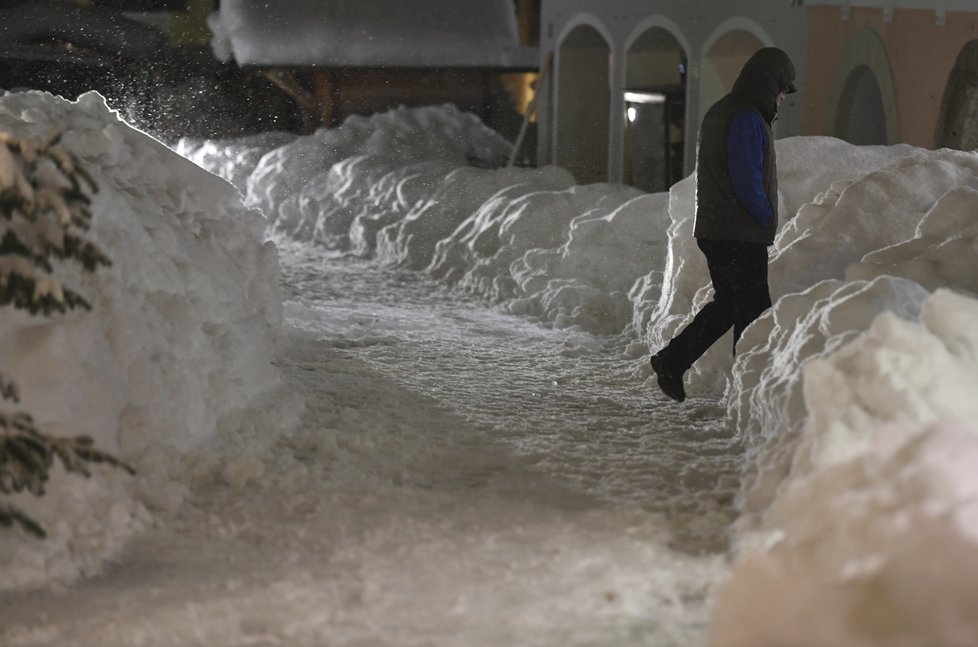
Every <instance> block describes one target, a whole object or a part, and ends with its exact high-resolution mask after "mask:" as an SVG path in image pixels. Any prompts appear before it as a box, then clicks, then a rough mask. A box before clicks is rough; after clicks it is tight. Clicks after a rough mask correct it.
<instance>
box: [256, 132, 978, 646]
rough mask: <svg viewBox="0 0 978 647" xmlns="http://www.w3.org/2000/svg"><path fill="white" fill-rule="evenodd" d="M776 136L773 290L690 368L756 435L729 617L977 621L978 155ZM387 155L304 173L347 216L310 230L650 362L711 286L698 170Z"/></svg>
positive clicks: (797, 625)
mask: <svg viewBox="0 0 978 647" xmlns="http://www.w3.org/2000/svg"><path fill="white" fill-rule="evenodd" d="M297 144H299V146H300V148H301V146H303V145H304V144H303V143H302V140H298V141H297ZM777 145H778V157H779V184H780V186H781V203H780V205H779V213H780V216H781V222H782V228H781V231H780V234H779V236H778V239H777V241H776V242H775V245H774V246H773V249H772V262H771V287H772V297H773V299H774V301H775V303H774V306H773V307H772V308H771V310H769V311H768V312H767V313H766V314H765V315H764V316H762V317H761V318H760V319H759V320H758V321H757V322H755V324H754V325H753V326H751V327H750V328H749V329H748V330H747V331H746V333H745V334H744V337H743V339H742V340H741V343H740V345H739V348H738V355H737V358H736V362H734V361H733V358H732V357H731V352H730V350H731V349H730V345H729V342H723V341H721V342H720V343H718V344H717V345H716V346H715V347H714V348H713V349H711V351H710V352H709V353H708V354H707V355H706V356H704V358H702V359H701V361H700V362H698V363H697V366H696V367H695V370H694V371H693V372H692V374H691V376H690V377H691V379H690V383H689V384H688V389H689V390H690V391H691V392H692V393H695V394H702V393H703V392H708V391H713V392H715V393H719V392H721V391H722V390H723V389H724V388H726V400H727V403H728V410H729V423H730V428H731V429H732V431H733V433H736V434H738V435H739V437H740V438H742V441H743V444H744V447H745V450H746V451H745V458H744V473H743V489H742V492H741V496H740V498H739V503H740V506H741V509H742V512H743V516H742V517H741V519H740V520H739V521H738V523H737V527H736V542H735V544H736V549H737V565H736V568H735V575H734V577H733V579H732V580H731V581H730V583H729V584H728V585H727V587H726V588H725V589H724V592H722V593H721V595H720V598H719V603H718V606H717V613H716V616H715V620H714V623H713V627H712V633H713V640H714V642H715V643H716V644H723V645H727V644H744V645H763V644H795V643H799V642H804V643H809V642H813V638H812V637H815V639H814V642H815V643H818V644H839V645H882V644H888V645H889V644H907V645H913V644H923V643H928V644H929V643H935V642H936V643H938V644H960V643H962V642H964V640H963V637H968V636H973V635H974V632H975V630H976V629H978V627H975V625H974V622H975V621H974V620H973V619H974V618H976V617H978V613H975V611H976V610H975V609H974V608H972V607H970V606H969V604H970V602H969V601H970V600H971V599H973V597H974V596H973V595H971V594H970V593H971V588H972V587H971V586H970V582H972V581H973V579H974V575H975V574H976V571H978V561H976V555H978V550H976V548H978V546H976V543H978V518H976V517H978V514H976V510H978V508H976V500H978V499H976V494H978V480H976V479H975V478H974V476H973V474H974V473H975V470H976V468H978V445H976V442H978V428H976V420H978V415H976V414H978V411H976V410H975V408H974V407H975V405H974V398H973V397H972V396H973V394H974V393H975V392H976V389H978V339H976V337H975V331H978V302H976V300H975V298H974V297H973V293H974V292H976V291H978V280H976V278H975V276H976V275H975V273H974V271H973V268H972V264H973V263H972V262H971V261H972V260H973V258H974V251H975V250H976V247H978V245H976V241H975V237H976V232H978V229H976V225H975V220H974V215H973V214H974V212H975V208H976V207H978V155H976V154H974V153H967V152H957V151H948V150H941V151H926V150H923V149H916V148H911V147H908V146H893V147H863V148H860V147H854V146H850V145H848V144H845V143H843V142H840V141H838V140H834V139H829V138H818V137H798V138H792V139H787V140H781V141H779V142H778V144H777ZM276 155H277V152H273V153H271V154H269V155H268V156H266V157H265V158H264V160H263V164H265V163H266V162H268V161H270V160H272V159H275V157H276ZM283 157H287V154H286V153H284V152H283ZM383 162H384V160H377V159H376V157H375V156H372V155H369V154H368V155H361V156H356V155H351V156H348V157H346V158H344V159H339V160H336V161H331V162H330V163H329V169H328V170H327V171H324V172H321V173H320V174H319V175H320V179H318V180H317V179H315V178H313V177H312V176H310V177H309V178H307V180H308V181H309V184H310V186H309V187H307V188H305V189H303V191H304V192H307V193H309V194H310V195H313V194H315V195H316V196H317V198H316V201H315V202H313V201H312V200H311V199H310V200H309V202H310V204H314V206H315V208H316V209H319V208H322V206H323V205H326V206H327V209H326V212H327V213H333V214H341V215H340V216H339V217H336V218H334V219H333V220H332V221H331V222H332V224H335V225H337V226H336V227H335V228H331V227H332V225H329V226H327V225H326V224H324V222H323V220H322V219H320V220H314V219H313V218H312V216H313V214H314V213H315V210H314V209H310V210H309V211H307V212H306V214H305V216H306V221H305V222H306V226H305V227H303V228H295V229H293V231H295V232H296V233H297V234H299V236H298V237H300V238H303V237H305V238H307V239H309V240H330V241H333V242H335V243H336V244H337V245H339V246H340V247H342V246H343V245H345V246H346V248H348V249H356V250H358V251H359V252H360V253H363V254H365V255H373V256H374V257H375V258H376V259H377V260H378V261H380V262H382V263H387V264H392V265H400V266H403V267H410V268H415V269H421V270H424V271H426V272H427V273H429V274H430V275H432V276H434V277H436V278H439V279H441V280H444V281H446V282H448V283H450V284H453V285H456V286H458V287H459V288H460V289H464V290H467V291H469V292H472V293H475V294H479V295H482V296H484V297H486V298H487V299H490V300H492V301H494V302H497V303H499V304H501V305H502V306H503V307H504V308H505V309H507V310H509V311H511V312H517V313H521V314H526V315H531V316H534V317H539V318H541V319H543V320H545V321H549V322H551V323H553V324H555V325H556V326H559V327H572V326H578V327H582V328H585V329H586V330H588V331H591V332H596V333H615V332H619V331H621V330H622V329H625V328H627V327H628V326H631V327H632V332H633V333H634V334H635V335H636V336H637V337H638V338H640V339H641V340H643V341H646V342H648V344H647V345H646V344H641V343H636V344H634V345H633V348H632V350H633V351H634V352H635V354H636V356H638V355H642V356H643V363H644V355H645V351H646V350H648V349H649V348H651V349H652V350H654V349H655V348H658V347H659V346H660V345H661V344H662V343H664V342H665V340H666V339H668V338H670V337H671V336H672V335H673V334H674V333H675V331H677V330H678V329H679V328H681V327H682V326H684V325H685V324H686V323H687V322H688V321H689V320H690V319H691V317H692V315H693V313H695V311H696V310H697V308H698V306H699V305H701V304H702V303H704V302H705V301H706V300H707V299H708V298H709V296H710V288H709V276H708V273H707V271H706V266H705V261H704V259H703V258H702V255H701V253H700V252H699V251H698V250H696V249H695V241H694V240H693V238H692V225H693V208H694V200H693V189H694V184H695V178H687V179H686V180H683V181H682V182H680V183H678V184H676V185H675V186H674V187H673V188H672V190H671V192H670V193H669V194H668V195H667V194H656V195H644V194H641V193H639V192H636V191H634V190H632V189H629V188H627V187H618V186H612V185H605V184H594V185H587V186H577V185H574V184H573V181H572V180H571V179H570V178H569V177H568V176H567V175H566V173H565V172H563V171H561V170H559V169H551V168H546V169H538V170H521V169H505V170H496V171H487V170H481V169H473V168H460V167H457V166H453V164H457V163H458V160H457V159H456V160H454V161H453V160H451V159H447V160H446V158H444V157H440V158H428V159H427V160H424V161H422V159H421V157H420V156H419V157H414V158H412V159H411V160H410V161H409V162H408V163H405V164H404V165H402V166H401V167H400V168H399V169H398V168H392V167H391V166H389V165H385V164H384V163H383ZM280 165H281V166H286V165H287V160H283V161H282V162H281V164H280ZM449 167H451V168H452V170H451V171H448V172H447V173H446V172H445V169H446V168H449ZM260 169H261V165H260V166H259V170H260ZM327 178H328V181H327ZM317 183H318V184H319V187H318V188H316V187H315V186H313V185H316V184H317ZM265 186H268V187H269V190H263V189H262V187H265ZM249 187H250V189H251V190H252V193H251V194H250V195H256V196H262V197H263V198H264V199H266V204H267V205H269V206H271V207H273V208H275V209H277V210H278V211H279V213H280V216H279V218H281V214H282V213H287V212H288V209H289V208H290V207H289V205H290V202H289V200H290V197H289V195H288V192H287V191H282V190H280V189H278V188H276V186H275V185H274V184H273V183H269V182H268V181H267V180H266V179H265V178H263V177H261V176H260V175H259V174H258V173H257V172H256V174H255V175H253V176H252V177H251V179H250V180H249ZM401 189H403V191H402V190H401ZM280 197H281V199H279V198H280ZM364 205H370V206H368V207H364ZM364 209H365V210H364ZM300 220H301V219H300ZM327 229H328V230H329V236H328V237H324V236H322V235H319V234H317V232H324V231H326V230H327ZM350 232H355V233H354V234H351V233H350ZM371 238H373V239H374V240H373V242H371ZM948 287H953V288H955V289H957V290H959V291H962V292H951V291H949V290H948V289H947V288H948ZM969 292H970V293H972V294H969ZM691 303H692V304H693V305H692V306H691V305H690V304H691ZM639 347H640V348H639ZM646 370H647V368H646ZM936 556H937V557H936ZM921 583H923V584H925V585H926V586H921ZM921 591H927V592H928V593H927V595H928V598H927V599H923V598H921V593H920V592H921ZM934 591H939V592H940V593H939V594H934ZM857 608H858V609H859V610H860V611H859V613H858V614H857V613H853V609H857ZM762 613H763V616H761V615H760V614H762ZM772 616H777V618H778V619H777V620H776V621H772V620H771V618H772ZM744 618H756V621H751V622H744ZM782 619H783V622H782V621H781V620H782ZM901 641H902V642H901Z"/></svg>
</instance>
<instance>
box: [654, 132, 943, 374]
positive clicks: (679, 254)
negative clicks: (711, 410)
mask: <svg viewBox="0 0 978 647" xmlns="http://www.w3.org/2000/svg"><path fill="white" fill-rule="evenodd" d="M777 152H778V188H779V194H780V196H779V197H780V201H779V205H778V217H779V221H780V223H781V225H780V231H779V234H778V238H777V240H776V241H775V245H774V247H773V256H774V258H773V259H772V262H771V267H770V270H769V273H770V287H771V298H772V300H774V301H777V300H778V299H779V298H780V297H781V296H783V295H785V294H788V293H789V292H793V291H800V290H804V289H806V288H808V287H810V286H812V285H814V284H815V283H817V282H819V281H820V280H822V279H827V278H840V279H841V278H843V275H844V272H845V265H843V266H841V267H838V268H837V271H836V272H835V273H834V274H833V273H832V272H831V271H826V270H824V269H822V270H821V271H819V269H820V266H819V260H820V259H818V258H817V254H814V253H813V254H809V253H808V251H807V250H815V251H816V252H817V251H819V250H821V251H822V252H823V254H824V255H828V254H829V249H830V248H835V247H836V246H837V243H836V242H835V241H832V240H829V239H830V238H831V236H833V235H836V233H837V232H839V228H840V227H844V229H842V233H841V234H840V235H841V236H842V237H844V238H853V240H854V241H855V243H854V244H860V245H862V248H861V253H860V252H859V251H855V252H853V254H852V259H853V260H858V259H859V258H860V257H861V256H862V254H866V253H868V252H870V251H873V250H876V249H879V248H880V247H882V246H884V245H886V244H888V240H886V239H884V238H883V237H882V236H878V235H876V233H875V232H874V231H873V228H872V227H871V226H870V227H867V231H866V232H864V235H863V236H862V237H854V236H853V235H852V234H850V233H849V232H848V231H847V230H848V227H847V226H846V223H845V221H844V218H843V217H838V218H836V219H835V220H828V221H825V222H822V221H820V220H819V219H818V216H819V215H820V214H822V213H824V212H825V211H828V210H829V207H825V206H819V205H822V204H823V203H827V202H828V201H829V200H830V199H831V198H830V196H834V197H835V198H838V194H839V193H840V192H841V191H842V188H843V187H845V186H848V185H849V184H851V183H853V182H854V181H856V180H857V179H859V178H862V179H861V180H858V183H857V184H858V187H859V188H857V189H855V190H854V191H852V192H851V193H852V194H853V195H855V194H858V193H859V191H861V190H862V189H861V187H862V186H863V185H865V184H867V183H869V182H870V181H869V180H867V179H866V178H867V177H868V178H873V177H876V174H877V173H878V172H879V171H880V169H883V168H886V167H887V166H888V165H889V164H892V163H897V162H899V161H900V160H904V159H914V158H915V156H918V155H922V154H923V153H924V151H923V150H922V149H915V148H912V147H910V146H906V145H898V146H889V147H885V146H865V147H858V146H852V145H851V144H847V143H845V142H843V141H840V140H837V139H833V138H830V137H790V138H787V139H780V140H778V141H777ZM904 179H905V178H904ZM873 188H876V185H873ZM694 192H695V177H689V178H686V179H685V180H683V181H682V182H679V183H678V184H676V185H674V186H673V188H672V192H671V199H670V205H669V216H670V221H671V224H670V226H669V243H668V245H669V246H668V252H667V255H666V258H665V260H664V263H663V264H664V268H663V273H664V276H663V279H662V285H661V288H660V287H659V286H658V285H656V284H655V282H652V281H647V282H646V284H645V285H644V286H643V289H642V291H641V294H642V295H643V297H644V299H643V300H644V301H645V302H646V303H653V304H654V305H652V306H651V308H649V307H648V306H642V305H641V304H640V303H636V322H638V323H645V322H648V325H647V326H646V327H642V328H639V330H644V331H645V333H646V337H647V338H648V341H649V346H650V348H652V349H653V350H655V349H659V348H662V347H663V346H664V345H665V344H666V343H668V341H669V339H671V338H672V337H673V336H674V335H675V334H676V333H677V332H678V331H680V330H682V329H683V328H684V327H685V326H686V325H688V324H689V323H690V322H691V321H692V319H693V316H694V315H695V314H696V312H698V311H699V309H700V308H701V307H702V306H703V305H704V304H706V303H707V302H708V301H709V300H710V299H711V298H712V294H713V289H712V287H711V285H710V274H709V271H708V270H707V267H706V259H705V258H704V257H703V254H702V252H700V250H699V248H698V247H697V246H696V240H695V239H694V238H693V215H694V208H695V207H694V205H695V198H694ZM877 206H878V208H879V209H881V210H882V209H885V208H886V202H885V200H884V201H883V202H882V203H881V204H879V205H877ZM849 213H850V214H851V212H849ZM870 215H873V214H870ZM877 217H878V218H879V219H884V218H885V214H882V215H878V216H877ZM910 231H912V230H910ZM822 265H823V266H824V263H822ZM690 304H693V305H692V306H691V305H690ZM732 344H733V336H732V333H728V334H727V336H726V337H725V338H724V339H721V340H720V341H719V342H717V343H716V344H715V345H714V346H713V347H712V348H711V349H710V350H709V351H708V352H707V353H706V354H705V355H704V356H703V357H702V358H701V359H700V360H699V361H698V362H697V363H696V364H695V365H694V366H693V370H692V371H691V372H690V373H689V374H688V376H687V380H688V383H687V391H688V392H695V391H701V392H703V391H707V392H713V393H721V392H722V391H723V389H724V388H725V385H726V376H727V375H728V374H729V373H730V367H731V363H732V361H733V354H732V352H731V351H732ZM745 346H746V345H745Z"/></svg>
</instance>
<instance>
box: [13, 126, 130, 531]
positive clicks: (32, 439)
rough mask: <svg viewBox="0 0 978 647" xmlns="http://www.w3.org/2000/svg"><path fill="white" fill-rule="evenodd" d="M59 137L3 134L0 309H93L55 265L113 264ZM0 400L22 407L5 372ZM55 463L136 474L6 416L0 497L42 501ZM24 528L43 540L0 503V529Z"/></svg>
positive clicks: (88, 183) (87, 185)
mask: <svg viewBox="0 0 978 647" xmlns="http://www.w3.org/2000/svg"><path fill="white" fill-rule="evenodd" d="M59 142H60V133H54V134H52V135H50V136H48V137H45V138H40V137H30V138H16V137H13V136H12V135H10V134H8V133H4V132H0V306H3V305H12V306H13V307H14V308H18V309H21V310H26V311H28V312H29V313H31V314H38V313H41V314H44V315H50V314H51V313H53V312H58V313H64V312H66V311H67V310H70V309H74V308H83V309H90V308H91V306H90V304H89V303H88V301H87V300H85V298H84V297H82V296H81V295H80V294H79V293H77V292H76V291H74V290H73V289H71V288H69V287H66V286H65V285H64V284H63V283H62V282H61V281H60V280H59V279H58V278H56V277H55V276H54V264H53V262H52V261H65V260H70V261H74V262H75V263H77V264H79V265H80V266H81V268H82V270H83V271H85V272H94V271H95V270H96V269H97V268H98V267H99V266H100V265H109V264H110V263H111V262H110V260H109V258H108V257H107V256H106V255H105V254H104V253H103V252H102V251H101V250H100V249H99V248H98V246H97V245H96V244H95V243H94V242H92V241H91V240H90V239H89V238H88V237H87V231H88V229H89V228H90V227H91V222H92V213H91V211H90V210H89V205H90V204H91V200H90V198H89V197H88V194H89V193H94V192H96V191H98V187H97V185H96V184H95V181H94V180H93V179H92V177H91V176H90V175H89V174H88V173H87V172H86V171H85V169H84V168H83V167H82V166H81V165H80V164H79V163H78V160H77V159H76V158H75V157H74V156H73V155H72V154H71V153H69V152H68V151H67V150H65V149H63V148H61V147H60V146H59ZM0 398H2V399H4V400H10V401H13V402H19V401H20V394H19V392H18V389H17V385H16V383H15V382H14V381H13V379H11V378H10V377H8V376H6V375H4V374H3V373H0ZM55 458H57V459H58V460H59V461H60V462H61V464H62V465H63V466H64V468H65V469H66V470H67V471H68V472H71V473H75V474H80V475H82V476H89V475H90V472H89V470H88V466H87V464H88V463H105V464H108V465H112V466H114V467H118V468H121V469H124V470H126V471H127V472H129V473H135V472H134V470H133V469H132V467H130V466H129V465H127V464H126V463H124V462H122V461H120V460H119V459H117V458H115V457H114V456H112V455H111V454H108V453H105V452H103V451H100V450H98V449H96V448H95V447H94V442H93V441H92V439H91V438H89V437H87V436H76V437H57V436H50V435H48V434H45V433H44V432H42V431H41V430H39V429H38V428H37V427H36V426H35V424H34V420H33V418H32V417H31V416H30V415H29V414H27V413H23V412H17V413H9V412H6V411H4V410H3V409H0V494H15V493H18V492H24V491H26V492H29V493H31V494H33V495H35V496H42V495H43V494H44V484H45V482H47V480H48V479H49V478H50V472H51V469H52V467H53V465H54V462H55ZM15 524H16V525H19V526H20V527H21V528H23V529H24V530H26V531H27V532H29V533H31V534H33V535H36V536H38V537H44V536H45V532H44V529H43V528H42V527H41V526H40V524H38V523H37V522H35V521H34V520H33V519H32V518H31V517H30V516H29V515H27V514H26V513H24V512H22V511H21V510H19V509H18V508H16V507H14V506H12V505H9V504H4V503H0V526H5V527H12V526H13V525H15Z"/></svg>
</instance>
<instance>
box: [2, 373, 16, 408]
mask: <svg viewBox="0 0 978 647" xmlns="http://www.w3.org/2000/svg"><path fill="white" fill-rule="evenodd" d="M0 398H3V399H4V400H11V401H13V402H20V390H18V388H17V383H16V382H14V381H13V380H12V379H10V378H9V377H7V376H6V375H4V374H3V373H0Z"/></svg>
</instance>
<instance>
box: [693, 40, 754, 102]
mask: <svg viewBox="0 0 978 647" xmlns="http://www.w3.org/2000/svg"><path fill="white" fill-rule="evenodd" d="M762 47H764V43H763V42H761V40H760V39H759V38H758V37H757V36H755V35H754V34H752V33H750V32H749V31H746V30H744V29H735V30H733V31H729V32H727V33H726V34H724V35H723V36H721V37H720V38H718V39H717V40H716V42H714V43H713V45H712V46H711V47H710V48H709V50H707V51H706V53H705V55H704V56H703V61H702V68H701V71H700V115H704V114H706V111H707V110H709V109H710V106H712V105H713V104H714V103H716V102H717V101H719V100H720V98H721V97H723V95H725V94H726V93H728V92H730V90H731V88H733V84H734V81H736V80H737V75H738V74H740V69H741V68H742V67H743V66H744V63H746V62H747V59H748V58H750V56H751V54H753V53H754V52H756V51H757V50H759V49H761V48H762Z"/></svg>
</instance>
